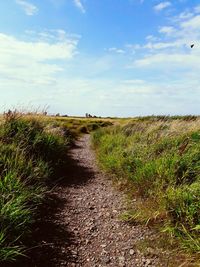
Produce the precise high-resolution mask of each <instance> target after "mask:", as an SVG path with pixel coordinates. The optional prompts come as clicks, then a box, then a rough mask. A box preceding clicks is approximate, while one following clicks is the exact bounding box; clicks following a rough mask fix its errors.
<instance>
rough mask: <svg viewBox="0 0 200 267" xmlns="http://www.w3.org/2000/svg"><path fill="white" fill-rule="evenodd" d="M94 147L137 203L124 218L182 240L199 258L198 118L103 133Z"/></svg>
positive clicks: (146, 122) (152, 120)
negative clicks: (154, 226)
mask: <svg viewBox="0 0 200 267" xmlns="http://www.w3.org/2000/svg"><path fill="white" fill-rule="evenodd" d="M93 145H94V147H95V148H96V150H97V155H98V159H99V162H100V164H101V166H102V168H103V169H104V170H106V171H108V172H110V173H112V174H114V175H115V177H117V178H118V179H120V181H128V182H125V184H126V185H127V186H126V189H127V190H128V191H129V195H130V196H131V198H136V199H137V201H136V202H135V203H134V205H133V206H132V210H131V211H129V212H128V213H127V214H124V219H126V220H128V221H134V222H139V223H145V224H147V225H150V224H151V225H153V224H154V225H155V224H159V225H160V226H161V229H162V231H164V232H166V233H168V234H169V236H171V237H175V238H176V240H179V246H180V247H181V249H184V250H185V251H190V252H191V251H192V252H195V253H197V254H199V253H200V237H199V234H200V118H198V117H194V116H185V117H162V116H160V117H146V118H136V119H134V120H130V121H129V122H128V123H126V124H125V125H117V126H113V127H110V128H107V129H100V130H98V131H96V132H95V133H94V134H93Z"/></svg>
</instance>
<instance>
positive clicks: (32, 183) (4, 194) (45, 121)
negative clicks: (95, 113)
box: [0, 111, 112, 264]
mask: <svg viewBox="0 0 200 267" xmlns="http://www.w3.org/2000/svg"><path fill="white" fill-rule="evenodd" d="M111 124H112V123H111V122H110V120H100V119H77V118H62V117H48V116H42V115H40V114H28V115H27V114H22V113H18V112H16V111H14V112H11V111H9V112H8V113H5V114H4V116H1V119H0V264H1V262H10V261H15V260H16V259H17V258H18V256H20V255H23V254H24V253H25V249H26V248H25V245H24V244H25V243H26V239H27V238H28V237H30V235H31V226H32V224H33V223H34V220H35V219H36V216H37V215H38V214H39V207H40V205H41V204H42V202H43V201H44V199H45V196H46V192H47V190H49V188H48V187H49V184H50V180H51V179H59V177H57V176H58V175H59V174H60V173H59V170H60V169H62V168H61V164H67V162H64V159H65V154H66V151H67V149H68V148H69V146H70V145H71V144H72V143H73V141H74V140H75V138H77V137H78V136H79V135H81V134H83V133H89V132H91V131H93V130H96V129H98V128H99V127H105V126H107V125H111Z"/></svg>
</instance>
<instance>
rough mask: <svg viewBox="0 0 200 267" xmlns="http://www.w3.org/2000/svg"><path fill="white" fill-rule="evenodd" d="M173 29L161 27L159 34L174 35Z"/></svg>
mask: <svg viewBox="0 0 200 267" xmlns="http://www.w3.org/2000/svg"><path fill="white" fill-rule="evenodd" d="M174 31H175V29H174V27H172V26H163V27H161V28H160V29H159V32H160V33H164V34H167V35H171V34H172V33H174Z"/></svg>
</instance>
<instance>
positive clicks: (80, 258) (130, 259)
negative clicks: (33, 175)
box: [58, 135, 155, 267]
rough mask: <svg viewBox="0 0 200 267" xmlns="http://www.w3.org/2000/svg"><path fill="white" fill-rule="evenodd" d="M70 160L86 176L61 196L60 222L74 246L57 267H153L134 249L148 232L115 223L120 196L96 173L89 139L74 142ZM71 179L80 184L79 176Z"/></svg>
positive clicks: (106, 180) (110, 183)
mask: <svg viewBox="0 0 200 267" xmlns="http://www.w3.org/2000/svg"><path fill="white" fill-rule="evenodd" d="M71 157H72V158H73V159H74V160H76V162H77V164H78V165H79V166H81V167H83V168H85V169H86V170H88V173H89V174H90V175H89V177H88V180H87V181H85V182H84V183H83V184H82V183H81V184H79V183H76V182H75V183H74V184H72V185H71V186H70V187H69V188H67V189H66V191H65V192H63V194H66V195H67V196H68V198H69V199H70V202H69V203H67V204H66V206H65V209H64V210H63V211H62V219H63V221H64V223H65V225H66V226H67V228H68V229H69V230H70V232H72V233H73V234H74V236H75V240H76V242H75V243H74V244H71V245H70V251H71V252H72V259H71V262H68V263H67V262H66V261H63V262H61V263H60V265H58V266H85V267H86V266H88V267H93V266H113V267H117V266H131V267H133V266H155V259H150V258H149V259H148V258H144V257H143V256H142V255H141V254H140V253H139V252H138V251H136V250H135V246H134V244H135V242H137V241H138V240H141V239H143V238H144V237H145V236H148V235H149V234H150V233H149V231H148V230H147V229H144V228H141V226H139V227H137V226H130V225H129V224H126V223H123V222H122V221H121V220H120V219H119V215H120V214H121V212H122V211H123V210H124V208H125V204H124V199H123V196H122V195H121V194H120V193H119V192H118V191H116V189H114V188H113V186H112V182H111V181H110V180H109V179H108V178H106V177H105V175H104V174H103V173H102V172H100V171H99V169H98V167H97V165H96V163H95V155H94V152H93V151H92V150H91V148H90V140H89V135H85V136H84V137H82V138H81V139H80V140H79V141H78V142H77V147H75V148H74V149H72V150H71ZM74 172H76V168H75V169H74ZM74 178H76V179H78V180H81V179H82V174H81V173H80V176H79V177H77V176H76V177H74ZM83 180H85V179H83Z"/></svg>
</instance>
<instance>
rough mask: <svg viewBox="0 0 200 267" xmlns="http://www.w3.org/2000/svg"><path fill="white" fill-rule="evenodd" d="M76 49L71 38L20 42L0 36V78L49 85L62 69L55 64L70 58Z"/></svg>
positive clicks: (75, 44)
mask: <svg viewBox="0 0 200 267" xmlns="http://www.w3.org/2000/svg"><path fill="white" fill-rule="evenodd" d="M55 39H56V36H55ZM76 46H77V40H75V39H67V38H65V39H62V41H61V40H60V39H59V37H58V40H57V41H55V40H54V42H52V40H49V41H47V40H46V41H41V40H35V41H21V40H19V39H17V38H15V37H13V36H10V35H6V34H3V33H0V54H1V58H0V77H1V79H4V80H5V79H6V80H8V82H9V81H13V80H15V81H16V83H17V82H19V81H22V82H25V83H27V84H30V83H32V84H48V83H52V82H53V81H55V76H54V75H55V74H56V73H58V72H61V71H62V70H63V69H62V66H61V65H60V64H59V63H58V62H59V61H64V62H65V61H67V60H69V59H71V58H72V57H73V56H74V54H75V53H76Z"/></svg>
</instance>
